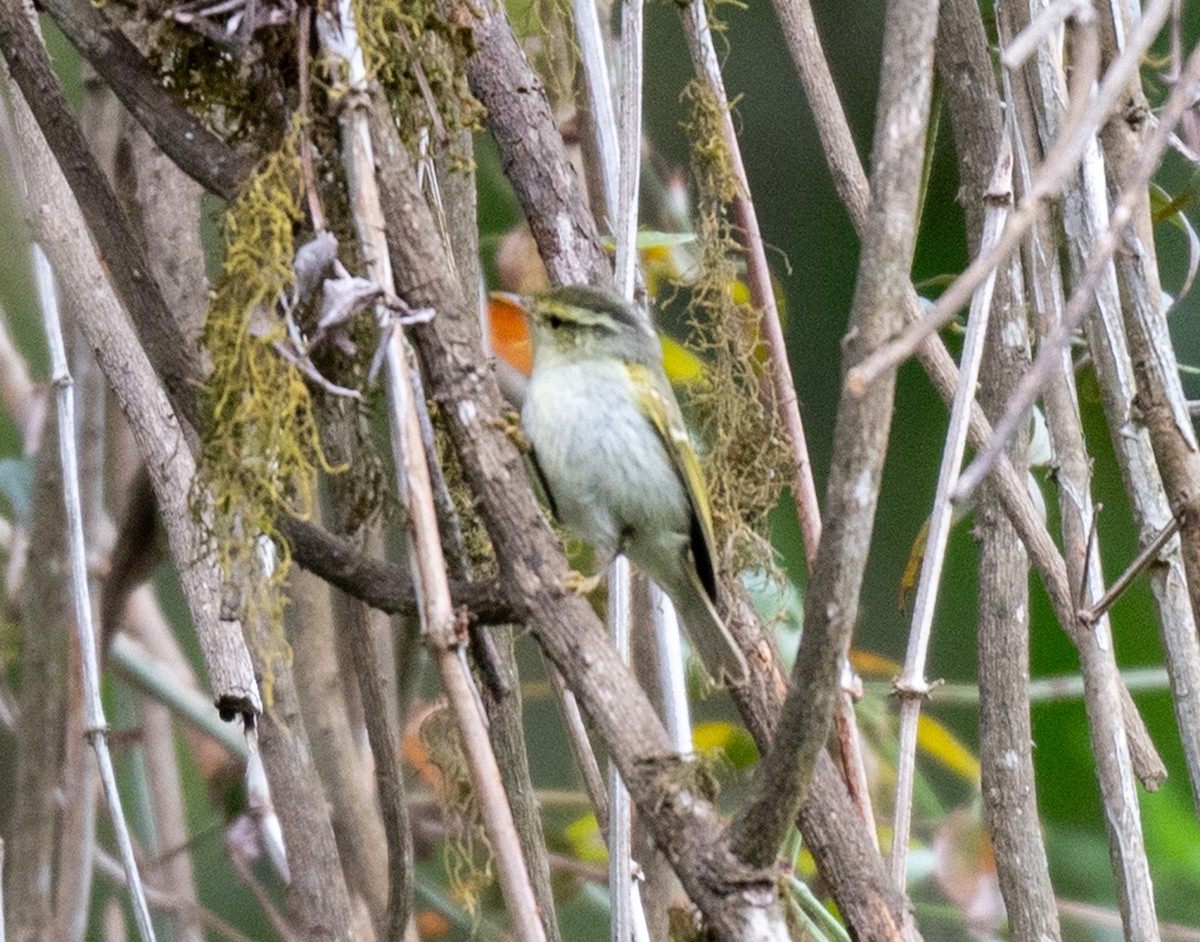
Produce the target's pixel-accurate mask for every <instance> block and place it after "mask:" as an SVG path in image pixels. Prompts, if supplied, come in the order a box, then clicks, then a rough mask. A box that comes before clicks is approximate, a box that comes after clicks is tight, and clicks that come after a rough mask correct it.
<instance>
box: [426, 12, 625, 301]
mask: <svg viewBox="0 0 1200 942" xmlns="http://www.w3.org/2000/svg"><path fill="white" fill-rule="evenodd" d="M449 5H450V10H451V15H452V16H453V17H455V19H456V20H457V21H458V22H459V23H461V24H462V25H464V26H469V27H470V28H471V29H472V30H473V31H474V34H475V45H476V47H477V52H476V53H475V55H473V56H472V57H471V58H470V59H469V60H467V80H468V82H470V85H471V91H472V92H473V93H474V95H475V97H476V98H478V99H479V100H480V101H481V102H482V103H483V105H484V107H485V108H487V111H488V127H489V128H490V129H491V132H492V135H493V136H494V137H495V138H496V145H497V146H498V147H499V149H500V161H501V165H502V166H503V168H504V173H505V175H506V176H507V177H508V179H509V180H510V181H511V183H512V185H513V189H514V190H515V191H516V194H517V199H518V200H519V201H520V203H521V209H522V210H524V212H525V218H526V219H527V220H528V221H529V228H530V230H531V231H532V232H533V238H534V240H535V241H536V242H537V245H538V251H539V252H541V255H542V261H544V262H545V263H546V271H547V272H549V273H550V280H551V281H553V282H554V283H555V284H560V285H573V284H591V285H604V286H611V285H612V280H613V274H612V267H611V266H610V265H609V262H608V258H607V257H606V256H605V254H604V249H603V248H601V246H600V237H599V235H598V234H597V232H596V224H595V222H594V220H593V219H592V217H591V214H590V213H588V211H587V206H586V202H585V201H584V199H583V195H582V193H581V192H580V189H579V181H578V180H577V179H576V177H575V171H574V170H573V169H572V167H571V164H570V161H569V160H568V159H567V153H566V148H565V147H564V146H563V142H562V137H561V136H560V135H559V133H558V129H557V127H556V126H555V124H554V116H553V115H552V114H551V113H550V103H549V102H548V101H547V100H546V94H545V91H544V89H543V88H542V82H541V79H539V78H538V77H537V74H536V73H535V72H534V71H533V69H532V68H530V66H529V62H528V61H527V60H526V59H525V51H524V50H523V49H522V48H521V46H520V44H519V43H518V42H517V39H516V37H515V36H514V35H513V31H512V27H511V26H509V24H508V17H507V16H506V15H505V13H504V8H503V7H502V6H494V5H493V4H492V3H490V2H484V3H481V4H479V5H477V6H476V5H474V4H467V3H464V2H462V0H449Z"/></svg>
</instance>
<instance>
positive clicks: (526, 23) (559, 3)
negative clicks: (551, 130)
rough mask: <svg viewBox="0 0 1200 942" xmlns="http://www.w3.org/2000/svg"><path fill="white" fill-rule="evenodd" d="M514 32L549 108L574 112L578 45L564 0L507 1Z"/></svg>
mask: <svg viewBox="0 0 1200 942" xmlns="http://www.w3.org/2000/svg"><path fill="white" fill-rule="evenodd" d="M506 8H507V11H508V18H509V21H510V22H511V23H512V27H513V32H514V33H516V36H517V38H518V39H519V40H520V41H521V45H522V47H523V48H524V49H525V54H526V55H527V56H528V57H529V61H530V62H531V63H532V64H533V68H534V71H536V72H537V74H538V76H539V77H540V78H541V80H542V82H543V84H544V85H545V87H546V94H547V97H549V99H550V104H551V107H553V108H554V109H555V111H558V110H559V109H560V108H567V109H568V110H570V109H573V108H574V105H575V91H576V89H575V77H576V72H577V70H578V66H579V45H578V43H577V42H576V39H575V16H574V11H573V9H572V7H571V4H570V3H568V2H567V0H510V2H509V3H508V4H507V5H506Z"/></svg>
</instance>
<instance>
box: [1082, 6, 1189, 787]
mask: <svg viewBox="0 0 1200 942" xmlns="http://www.w3.org/2000/svg"><path fill="white" fill-rule="evenodd" d="M1129 15H1130V11H1129V10H1127V9H1126V8H1124V7H1123V6H1122V5H1120V4H1112V5H1110V6H1109V7H1108V8H1107V13H1106V15H1105V16H1102V17H1101V26H1102V33H1103V45H1104V51H1105V54H1106V55H1109V54H1112V53H1111V51H1112V50H1115V49H1117V48H1118V45H1119V43H1120V41H1121V38H1122V37H1124V36H1125V35H1126V34H1127V32H1128V29H1129V24H1128V22H1127V21H1126V20H1127V17H1128V16H1129ZM1110 17H1111V19H1110ZM1178 65H1179V59H1178V57H1177V58H1176V59H1175V61H1174V63H1173V65H1172V68H1173V70H1175V78H1176V80H1177V81H1182V78H1181V77H1180V75H1179V72H1178ZM1126 92H1127V95H1128V99H1127V101H1128V106H1127V108H1126V109H1125V110H1124V112H1123V113H1122V114H1121V115H1120V117H1119V118H1114V120H1112V121H1110V122H1109V123H1108V125H1106V126H1105V128H1104V130H1103V131H1102V132H1101V141H1102V144H1103V148H1104V157H1105V160H1106V162H1107V164H1108V167H1109V175H1110V178H1111V179H1112V180H1113V181H1114V185H1115V186H1116V187H1117V188H1122V189H1123V188H1126V187H1129V188H1131V189H1133V188H1138V185H1137V184H1136V183H1134V182H1133V181H1134V179H1135V177H1134V175H1135V174H1136V173H1137V169H1138V166H1139V163H1140V160H1141V156H1142V151H1143V149H1144V148H1145V147H1146V145H1147V143H1148V141H1149V140H1151V139H1152V136H1153V135H1154V134H1155V133H1157V132H1156V130H1155V127H1154V125H1155V124H1156V122H1155V121H1153V120H1148V117H1149V114H1150V110H1149V104H1148V102H1147V101H1146V96H1145V94H1144V92H1143V91H1142V89H1141V83H1140V80H1139V79H1137V78H1135V79H1133V80H1131V82H1130V84H1129V86H1128V88H1127V89H1126ZM1140 190H1141V192H1140V195H1138V197H1137V198H1136V199H1135V201H1134V203H1133V205H1132V207H1131V209H1132V216H1133V220H1132V226H1131V227H1130V230H1129V232H1128V234H1127V236H1126V238H1125V240H1124V245H1123V246H1122V249H1123V250H1122V251H1120V252H1118V253H1117V255H1116V259H1115V261H1116V271H1117V284H1118V287H1119V289H1120V301H1121V303H1120V313H1121V315H1122V317H1123V319H1124V324H1125V336H1126V341H1127V342H1128V344H1129V355H1130V359H1131V361H1132V363H1133V374H1134V376H1133V378H1134V383H1135V386H1136V389H1137V392H1136V399H1135V403H1136V416H1137V421H1138V423H1139V424H1140V425H1141V426H1143V427H1144V428H1145V429H1146V431H1147V432H1148V433H1149V436H1150V444H1151V447H1152V448H1153V450H1154V457H1155V460H1156V463H1157V465H1158V469H1159V472H1160V473H1161V475H1162V483H1163V487H1164V489H1165V492H1166V499H1167V500H1168V501H1170V502H1171V504H1172V507H1171V511H1172V513H1174V514H1176V515H1180V510H1181V508H1182V514H1181V530H1180V550H1181V552H1180V557H1181V559H1182V564H1183V566H1182V568H1183V573H1184V575H1185V577H1186V580H1185V581H1186V585H1187V591H1188V594H1189V596H1190V602H1191V609H1192V616H1193V622H1192V624H1191V625H1187V624H1181V622H1185V621H1186V620H1184V619H1179V620H1172V621H1168V620H1167V619H1165V618H1164V619H1162V628H1163V639H1164V642H1165V644H1166V649H1167V654H1168V659H1167V667H1168V670H1170V671H1171V675H1172V681H1173V683H1172V687H1173V689H1174V690H1175V691H1176V698H1175V709H1176V716H1177V717H1178V719H1179V722H1178V725H1179V728H1180V732H1181V735H1182V736H1183V738H1184V743H1185V756H1186V757H1187V762H1188V772H1189V775H1190V776H1191V779H1192V794H1193V800H1194V802H1195V803H1196V805H1197V807H1200V742H1197V737H1200V717H1198V716H1197V711H1200V706H1197V704H1198V703H1200V653H1198V652H1197V647H1198V646H1200V642H1198V639H1197V633H1196V628H1195V625H1197V624H1200V515H1198V514H1197V512H1196V510H1197V502H1196V500H1197V495H1198V494H1200V445H1198V443H1197V439H1196V433H1195V429H1194V427H1193V425H1192V423H1191V421H1190V419H1189V416H1188V414H1187V408H1186V402H1185V399H1184V395H1183V388H1182V383H1181V380H1180V375H1179V368H1178V365H1177V362H1176V361H1177V357H1176V354H1175V350H1174V346H1173V344H1172V341H1171V335H1170V332H1169V330H1168V327H1167V319H1166V318H1167V314H1168V313H1169V309H1168V308H1167V305H1166V303H1165V302H1164V299H1163V293H1162V286H1161V283H1160V280H1159V273H1158V262H1157V259H1156V257H1155V245H1154V231H1153V222H1152V218H1151V214H1150V205H1149V193H1148V191H1147V190H1146V189H1145V188H1144V187H1141V188H1140ZM1155 522H1156V523H1160V522H1162V521H1161V518H1160V519H1159V520H1158V521H1155ZM1146 535H1147V534H1145V533H1143V540H1144V539H1145V538H1146ZM1156 568H1157V567H1156ZM1159 579H1164V580H1171V581H1174V582H1176V584H1177V580H1178V579H1179V573H1178V570H1177V569H1172V570H1168V571H1167V572H1166V573H1163V574H1161V576H1160V575H1157V574H1156V576H1155V577H1154V578H1153V579H1152V583H1151V584H1152V585H1154V584H1155V582H1157V581H1158V580H1159ZM1185 693H1186V694H1189V695H1190V696H1187V697H1185V696H1183V694H1185ZM1185 713H1186V714H1190V715H1186V716H1185Z"/></svg>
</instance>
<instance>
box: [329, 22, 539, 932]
mask: <svg viewBox="0 0 1200 942" xmlns="http://www.w3.org/2000/svg"><path fill="white" fill-rule="evenodd" d="M325 25H326V28H324V29H322V31H321V37H322V44H323V45H324V47H325V51H326V54H327V55H329V56H330V58H331V62H332V63H334V65H335V67H336V68H337V74H336V76H335V79H334V83H335V86H336V87H338V88H339V90H340V91H341V92H342V93H343V95H344V97H343V107H342V112H341V115H340V124H341V136H342V142H341V143H342V159H343V162H344V164H345V167H346V176H347V188H348V190H349V193H350V198H351V205H352V206H353V207H354V212H353V217H354V224H355V229H356V232H357V235H358V241H359V251H360V252H361V254H362V256H363V258H364V259H365V261H366V264H367V269H368V271H369V272H370V273H371V276H372V279H373V280H374V281H375V282H376V284H378V285H379V286H380V287H381V288H383V289H384V291H385V292H386V293H387V294H394V293H395V281H394V279H393V275H392V267H391V261H390V258H389V255H388V245H387V243H386V242H385V238H386V236H387V233H388V231H389V230H388V227H387V223H386V221H385V217H384V214H383V206H382V202H381V196H380V190H379V184H378V182H377V180H376V160H375V155H374V145H373V143H372V140H371V131H370V128H369V114H370V103H369V100H368V98H367V92H366V75H365V70H364V66H363V64H362V54H361V51H360V50H359V48H358V35H357V27H356V25H355V21H354V12H353V10H352V9H351V7H350V5H349V4H348V3H345V4H341V5H340V6H339V8H338V15H337V18H336V19H332V18H331V21H330V22H329V23H327V24H325ZM417 199H418V200H419V201H420V202H421V203H422V205H425V204H424V200H423V198H421V197H419V196H418V197H417ZM434 231H435V232H436V229H435V230H434ZM435 244H437V245H438V246H439V247H440V246H441V245H442V240H441V239H440V238H438V239H437V240H436V243H435ZM423 306H426V307H432V306H433V305H423ZM385 316H386V315H385ZM386 369H387V379H388V423H389V426H390V428H391V439H392V452H393V457H394V459H395V471H396V477H397V489H398V491H399V497H400V502H401V504H403V506H404V508H405V510H406V511H407V514H406V519H405V524H406V525H405V531H406V534H405V535H406V537H407V545H408V559H409V568H410V570H411V571H412V573H413V577H414V581H415V583H416V586H417V598H418V614H419V616H420V619H421V632H422V635H423V637H424V640H425V642H426V644H427V645H428V646H429V648H430V651H431V653H432V655H433V658H434V661H435V663H436V665H437V668H438V673H439V675H440V676H441V679H442V686H443V689H444V690H445V692H446V696H447V699H448V700H449V702H450V707H451V710H452V711H453V713H454V717H455V721H456V723H457V726H458V729H459V733H460V735H461V737H462V746H463V751H464V753H465V755H466V759H467V764H468V766H469V768H470V770H471V781H472V784H473V786H474V788H475V790H476V794H477V795H478V798H479V803H480V808H481V811H482V816H483V821H484V828H485V830H486V832H487V834H488V839H489V841H490V842H491V845H492V851H493V853H494V855H495V862H496V870H497V874H498V876H499V882H500V889H501V893H502V894H503V896H504V901H505V904H506V906H507V908H508V911H509V915H510V917H511V918H512V920H513V924H514V926H515V927H516V928H517V932H518V934H519V935H520V936H521V937H522V938H523V939H529V940H530V942H538V940H544V939H545V930H544V929H543V927H542V922H541V919H540V918H539V916H538V913H537V901H536V899H535V898H534V894H533V888H532V886H531V884H530V881H529V875H528V872H527V871H526V869H525V861H524V854H523V852H522V850H521V846H520V840H519V838H518V836H517V833H516V829H515V826H514V824H513V818H512V811H511V809H510V808H509V806H508V802H507V800H506V798H505V796H504V791H503V787H502V785H501V782H500V773H499V769H498V768H497V766H496V758H495V755H494V754H493V752H492V748H491V743H490V742H489V740H488V735H487V730H486V726H485V723H484V717H483V715H482V714H481V712H480V710H479V708H478V706H477V704H476V698H475V695H474V693H473V692H472V679H471V677H470V675H469V673H468V672H467V670H466V666H465V662H464V661H463V660H462V659H460V658H459V656H458V652H459V646H460V641H459V638H458V635H457V631H456V627H455V626H456V620H455V617H454V611H453V605H452V603H451V599H450V586H449V582H448V579H447V575H446V563H445V559H444V556H443V553H442V545H441V540H440V536H439V532H438V520H437V512H436V510H435V509H434V499H433V491H432V484H431V480H430V474H429V465H428V462H427V459H426V456H425V446H424V443H423V441H422V438H421V428H420V420H419V418H418V415H417V410H416V407H415V405H414V402H413V395H412V390H413V386H412V380H411V379H410V377H409V375H408V373H409V365H408V354H407V350H406V343H405V339H404V335H403V333H402V332H401V331H400V330H399V329H398V328H397V329H395V330H394V331H393V333H392V335H391V339H390V341H389V343H388V352H387V360H386Z"/></svg>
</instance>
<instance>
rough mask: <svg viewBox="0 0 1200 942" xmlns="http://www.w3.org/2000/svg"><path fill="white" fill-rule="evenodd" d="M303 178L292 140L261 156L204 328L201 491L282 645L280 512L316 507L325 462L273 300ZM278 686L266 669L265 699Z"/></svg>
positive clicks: (248, 611) (247, 600)
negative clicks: (270, 553)
mask: <svg viewBox="0 0 1200 942" xmlns="http://www.w3.org/2000/svg"><path fill="white" fill-rule="evenodd" d="M299 179H300V167H299V162H298V160H297V158H296V152H295V145H294V142H293V141H289V142H287V143H286V144H285V146H284V147H283V148H282V149H281V150H279V151H277V152H276V153H274V154H273V155H271V156H270V157H268V158H267V159H266V160H264V161H263V163H262V164H261V166H260V167H259V169H258V171H257V172H256V173H255V175H254V176H253V177H252V178H251V179H250V181H249V182H248V183H247V184H246V186H245V188H244V190H243V192H242V194H241V195H240V196H239V197H238V199H237V200H236V201H235V202H234V204H233V205H232V207H230V209H229V211H228V213H227V215H226V217H225V267H224V270H223V271H222V273H221V276H220V278H219V280H218V281H217V284H216V288H215V291H214V292H213V298H212V303H211V305H210V307H209V311H208V318H207V320H206V322H205V326H204V333H203V342H204V344H205V346H206V348H207V349H208V352H209V354H210V355H211V357H212V363H213V368H212V373H211V374H210V376H209V379H208V382H207V383H206V385H205V387H204V389H203V391H202V407H203V416H204V419H205V423H204V428H203V431H202V443H201V460H200V473H199V476H198V481H199V483H200V485H201V487H200V488H198V489H197V494H198V495H211V496H205V497H204V500H205V501H209V500H211V505H209V507H210V512H209V513H207V514H206V516H207V517H208V518H209V519H210V528H211V529H210V535H211V539H212V542H213V546H214V549H215V553H216V556H217V559H218V561H219V563H220V565H221V567H222V570H223V572H224V574H225V576H226V578H227V579H228V580H230V582H231V583H232V584H233V585H235V586H237V587H238V588H239V589H241V590H242V591H241V592H240V597H239V601H238V606H239V607H240V609H241V611H240V612H239V613H238V614H240V615H241V617H243V618H244V619H256V618H260V619H264V620H265V621H266V622H267V623H268V624H269V625H270V626H271V632H270V634H271V637H273V638H278V641H279V643H280V645H281V646H284V647H286V645H285V643H284V641H283V634H282V617H281V616H282V607H283V595H282V593H281V592H280V591H279V590H280V588H281V586H282V584H283V583H284V581H285V580H286V578H287V572H288V567H289V564H290V559H291V557H290V553H289V551H288V545H287V541H286V540H284V539H283V538H282V536H281V534H280V532H279V526H278V522H277V521H278V520H279V518H280V516H281V515H283V514H290V515H292V516H296V517H300V518H304V517H307V516H309V514H310V513H311V511H312V508H313V495H314V493H315V490H316V483H317V481H316V479H317V468H318V467H326V468H327V463H326V462H325V460H324V457H323V454H322V451H321V445H320V442H319V440H318V437H317V427H316V422H315V420H314V416H313V407H312V402H311V400H310V398H309V391H308V388H307V386H306V385H305V383H304V381H303V379H302V378H301V376H300V374H299V373H298V372H297V371H296V370H295V369H294V368H293V367H292V366H290V365H289V364H288V363H286V362H285V361H284V360H283V359H282V357H280V355H279V354H278V353H277V352H276V350H275V349H274V348H273V344H274V343H275V342H276V341H279V340H282V339H284V337H285V327H284V324H283V322H282V320H281V319H280V318H279V317H278V316H277V315H276V313H275V307H276V302H277V301H278V299H279V297H280V294H281V292H283V291H285V290H286V289H287V288H288V287H289V286H290V285H291V283H292V280H293V274H292V259H293V256H294V254H295V246H294V243H293V226H294V225H295V223H296V222H298V221H299V219H300V218H301V213H300V207H299V204H298V182H297V181H298V180H299ZM327 469H328V468H327ZM330 470H331V469H330ZM260 536H261V537H266V538H268V539H270V540H271V541H272V543H273V544H274V545H275V547H276V548H277V552H276V553H275V554H274V561H273V564H271V563H267V562H264V560H263V558H262V557H263V554H262V553H261V552H260V546H259V541H260ZM237 594H238V593H235V595H237ZM276 633H277V634H276ZM271 653H278V652H271ZM269 690H270V685H269V678H264V689H263V695H264V699H265V700H266V701H267V702H268V703H269V702H270V694H269Z"/></svg>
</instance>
